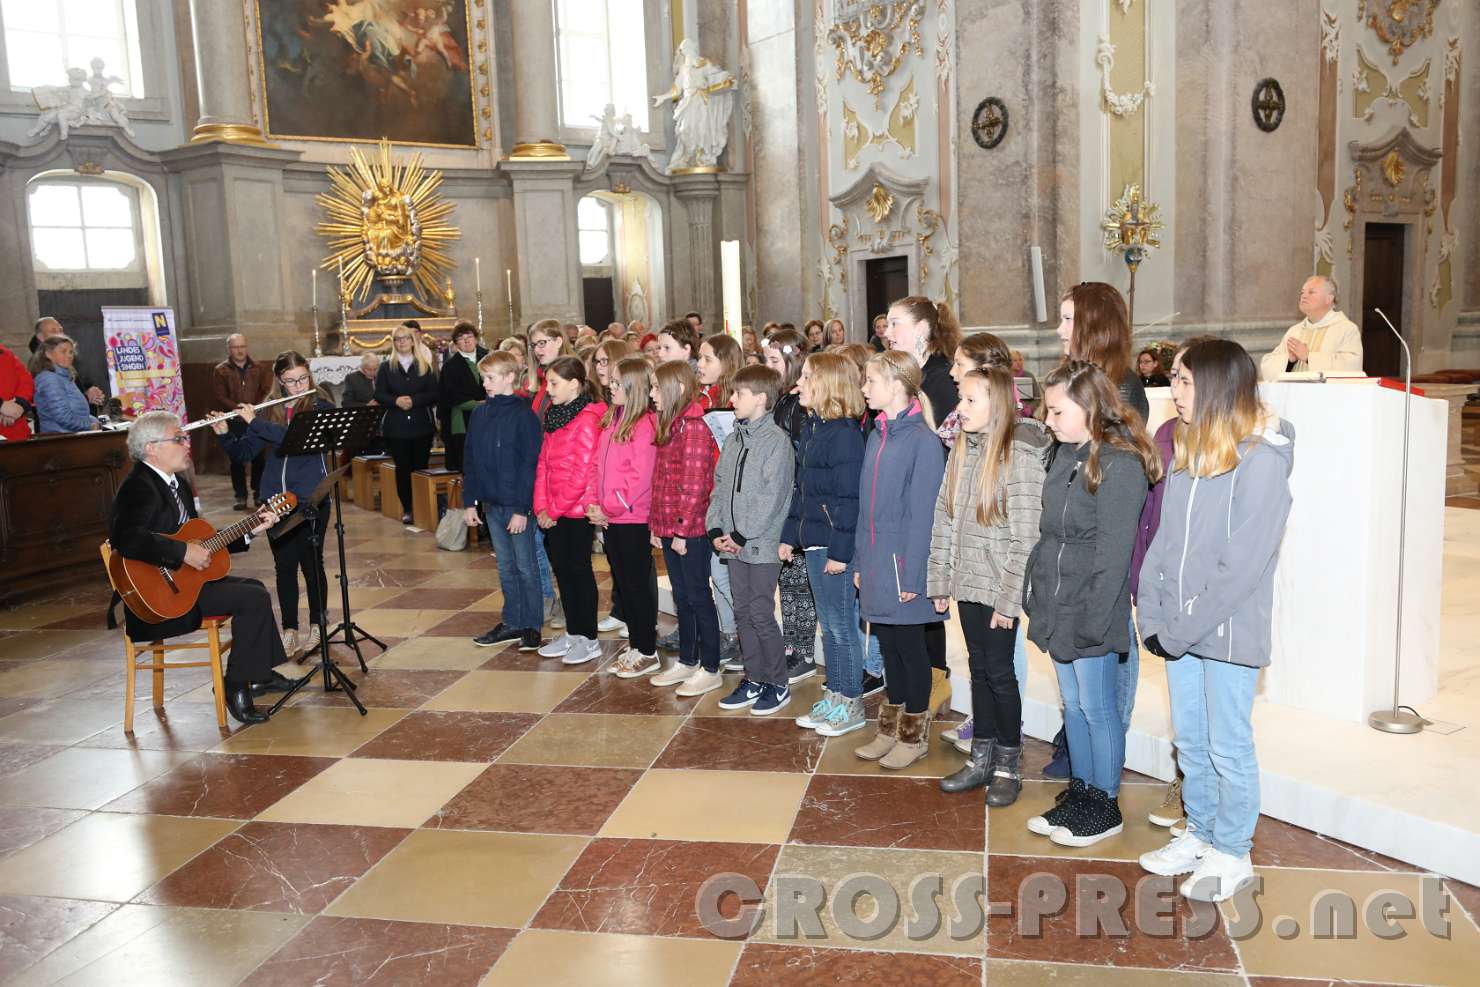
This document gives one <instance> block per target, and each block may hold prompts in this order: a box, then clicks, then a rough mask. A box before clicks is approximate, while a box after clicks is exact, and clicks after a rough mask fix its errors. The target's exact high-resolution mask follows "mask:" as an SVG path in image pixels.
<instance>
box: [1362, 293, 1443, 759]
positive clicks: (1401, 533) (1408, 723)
mask: <svg viewBox="0 0 1480 987" xmlns="http://www.w3.org/2000/svg"><path fill="white" fill-rule="evenodd" d="M1372 311H1374V312H1376V313H1377V314H1378V315H1379V316H1380V317H1381V318H1382V321H1383V322H1385V323H1387V327H1388V328H1389V329H1390V330H1392V333H1393V335H1394V336H1396V337H1398V344H1399V345H1400V346H1402V347H1403V358H1404V359H1403V362H1404V365H1405V367H1406V371H1405V374H1404V378H1403V470H1402V472H1401V473H1400V474H1399V482H1400V483H1401V484H1402V488H1401V493H1400V494H1399V498H1398V504H1399V507H1398V620H1397V632H1396V637H1395V641H1394V646H1393V708H1392V709H1390V710H1388V709H1383V710H1378V711H1377V712H1375V713H1373V714H1372V715H1371V716H1369V717H1367V725H1368V726H1370V727H1372V729H1374V730H1381V731H1383V732H1384V733H1418V732H1419V731H1421V730H1422V729H1423V728H1424V727H1425V726H1427V725H1428V723H1429V721H1428V720H1426V719H1424V718H1423V717H1422V716H1420V715H1419V714H1418V711H1417V710H1415V709H1413V708H1412V707H1411V706H1399V705H1398V689H1399V683H1400V679H1401V676H1402V671H1403V563H1404V556H1405V555H1406V548H1407V543H1408V418H1409V413H1410V411H1411V410H1412V406H1413V351H1412V350H1410V349H1409V348H1408V341H1407V340H1406V339H1404V338H1403V334H1402V333H1401V332H1399V331H1398V328H1397V326H1395V325H1393V322H1392V320H1391V319H1389V318H1388V317H1387V313H1385V312H1383V310H1382V309H1380V308H1374V309H1373V310H1372Z"/></svg>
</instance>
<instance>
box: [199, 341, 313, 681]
mask: <svg viewBox="0 0 1480 987" xmlns="http://www.w3.org/2000/svg"><path fill="white" fill-rule="evenodd" d="M272 376H273V380H274V382H275V384H274V387H273V390H272V393H271V394H270V395H269V400H270V399H272V398H282V397H287V396H289V395H296V394H301V395H303V398H302V400H300V401H294V402H293V403H291V404H280V405H276V406H274V407H271V408H265V409H263V411H262V414H260V415H258V414H256V413H255V412H253V411H252V406H251V405H242V406H241V407H240V408H239V409H238V410H239V412H240V414H241V419H242V421H244V422H246V424H247V429H246V431H245V432H242V433H241V434H240V435H232V434H231V433H230V432H228V431H227V426H226V422H224V421H223V422H218V423H216V424H214V425H212V426H211V430H212V431H214V432H215V433H216V435H217V437H218V438H219V439H220V440H221V445H222V446H223V447H224V448H225V450H226V454H227V455H228V456H230V457H231V458H232V459H233V460H235V461H236V462H238V463H250V462H251V461H252V460H253V459H256V458H257V454H258V453H260V452H262V451H263V450H264V449H265V450H267V461H266V465H265V467H264V468H263V471H262V498H263V499H264V500H270V499H271V498H272V497H274V496H276V495H277V494H280V493H282V492H284V491H290V492H291V493H293V494H295V495H296V496H297V497H298V503H299V504H300V505H308V504H309V500H310V498H311V497H312V496H313V492H314V488H316V487H317V486H318V485H319V482H320V481H322V480H323V479H324V477H325V476H327V475H328V472H329V467H328V464H326V463H325V462H324V457H323V456H322V455H319V456H284V455H282V454H281V453H279V451H278V447H279V446H281V445H282V442H283V438H284V437H285V436H286V435H287V434H288V423H289V422H291V421H292V420H293V416H294V415H295V414H298V413H299V412H303V411H318V410H320V409H324V408H332V407H334V406H333V405H332V404H330V403H329V402H327V401H324V400H323V399H322V398H319V397H318V396H317V393H316V391H315V389H314V381H313V372H312V371H311V370H309V367H308V360H307V359H306V358H305V357H304V356H303V355H302V354H301V353H297V352H295V351H293V350H288V351H286V352H283V353H279V354H278V358H277V359H276V360H274V361H273V364H272ZM328 502H329V500H328V498H327V497H326V498H324V500H323V501H321V502H320V503H318V504H316V505H313V506H314V507H316V508H317V509H318V513H317V515H316V518H315V520H313V521H306V522H304V523H303V524H300V525H297V526H296V527H294V528H293V529H292V530H290V531H287V532H285V533H283V534H281V535H275V534H274V533H273V532H272V531H269V532H268V533H267V537H268V543H269V544H270V545H271V546H272V561H273V564H274V566H275V568H276V569H277V595H278V609H279V610H281V611H282V628H283V651H284V652H286V653H287V654H288V656H289V657H293V656H295V655H296V656H297V657H298V659H299V661H303V660H305V659H306V658H307V657H308V656H309V655H310V654H312V653H313V651H314V649H315V648H317V647H318V646H319V615H320V614H321V613H322V611H323V610H324V608H325V607H326V606H327V600H326V596H327V594H328V587H329V578H328V576H327V575H326V574H325V572H324V552H323V540H322V538H321V537H320V538H319V539H318V540H319V543H320V544H319V547H318V548H317V549H316V548H315V547H314V545H313V543H312V539H311V538H310V536H311V535H313V534H315V529H316V533H317V534H318V535H320V536H322V534H323V532H324V530H325V529H326V528H327V527H328V525H327V523H326V518H325V515H324V511H325V509H326V508H327V505H328ZM310 525H313V526H314V528H310ZM300 570H301V571H302V573H303V582H304V585H305V586H306V587H307V589H308V623H309V628H308V634H307V636H306V637H303V638H302V640H301V641H300V635H299V633H298V572H299V571H300ZM300 648H301V649H302V653H301V654H299V650H300Z"/></svg>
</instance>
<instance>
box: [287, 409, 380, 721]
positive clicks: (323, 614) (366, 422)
mask: <svg viewBox="0 0 1480 987" xmlns="http://www.w3.org/2000/svg"><path fill="white" fill-rule="evenodd" d="M383 414H385V409H384V408H378V407H369V406H367V407H363V408H321V409H317V410H314V411H304V412H300V413H299V414H296V415H294V416H293V421H292V422H291V423H290V424H289V425H288V434H287V435H285V436H283V441H282V444H281V445H280V446H279V447H278V454H279V455H280V456H322V455H324V454H326V453H327V454H330V455H337V454H338V452H339V451H340V450H344V449H348V450H351V451H354V450H359V449H363V448H364V447H365V446H366V445H367V444H368V443H369V442H370V439H371V438H372V437H373V436H374V434H375V432H376V429H377V428H378V427H379V425H380V418H381V416H382V415H383ZM347 468H348V467H343V468H340V469H337V470H331V471H329V473H328V475H326V476H325V477H324V479H323V481H322V482H321V483H320V484H319V486H318V488H317V489H315V490H314V492H313V495H312V496H311V497H310V498H309V501H310V502H309V503H308V504H299V505H298V514H299V515H300V517H299V518H295V519H292V520H290V521H289V522H288V524H287V525H285V526H284V528H283V529H282V531H281V532H279V534H282V533H284V532H287V531H289V530H291V529H292V528H293V527H296V526H297V525H299V524H302V523H304V522H305V521H307V522H310V524H309V541H310V543H311V544H312V545H313V546H314V553H315V554H316V555H317V556H318V557H319V559H320V561H322V559H323V553H324V541H323V539H324V528H323V526H322V525H320V524H318V523H317V522H318V520H319V519H320V518H322V517H323V512H321V511H320V510H319V504H321V503H323V502H324V500H325V499H326V493H328V494H331V495H332V496H333V498H334V507H333V511H334V531H335V535H336V537H337V538H338V540H339V588H340V594H341V599H340V602H341V605H342V607H343V611H344V618H343V619H342V620H341V621H340V622H339V626H337V627H335V628H334V630H333V631H330V630H329V629H328V612H329V600H328V590H329V587H328V586H325V587H324V597H325V598H324V600H323V601H322V602H323V605H322V606H321V607H319V647H318V651H319V655H320V658H319V670H321V671H322V672H323V673H324V691H326V692H332V691H335V690H336V689H338V688H339V687H340V686H342V687H343V688H344V694H345V695H346V696H348V697H349V701H350V702H352V703H354V705H355V708H356V709H358V710H359V711H360V715H361V716H364V715H366V711H365V706H364V704H363V703H361V702H360V700H359V698H358V697H356V696H355V684H354V683H353V682H351V681H350V680H349V677H348V676H346V675H345V674H344V672H343V671H342V670H340V668H339V666H338V665H336V664H335V663H334V661H333V659H332V657H331V652H330V650H329V644H330V642H331V641H332V640H333V639H334V638H335V637H336V636H338V635H339V634H341V633H343V635H344V642H345V643H346V644H347V645H349V647H350V648H352V649H354V652H355V657H356V658H358V659H359V662H360V671H362V672H369V671H370V667H369V666H368V665H366V664H365V656H364V655H363V654H361V653H360V646H359V639H361V638H363V639H366V640H370V641H374V642H375V643H376V644H378V645H380V647H381V649H382V650H384V648H385V643H384V642H382V641H381V640H379V639H378V638H376V637H375V636H373V635H372V634H370V633H369V632H368V631H366V630H364V629H362V628H361V627H359V626H358V625H356V624H355V622H354V620H352V619H351V617H350V611H349V576H348V574H347V573H346V571H345V568H344V518H343V516H342V505H341V504H340V501H339V482H338V481H339V478H340V477H341V476H343V475H344V470H345V469H347ZM326 485H327V486H328V487H329V490H328V491H327V492H326V491H324V487H325V486H326ZM325 520H327V518H325ZM313 677H314V676H313V672H310V673H309V674H307V675H305V676H303V677H302V678H300V679H299V680H298V681H297V682H295V683H294V684H293V686H292V688H290V689H289V690H288V691H287V693H286V694H284V695H283V697H282V698H281V699H279V700H278V701H277V702H276V703H274V704H273V706H272V709H271V711H270V712H272V713H276V712H277V711H278V709H280V708H281V707H282V706H283V704H284V703H286V702H287V701H288V700H289V699H291V698H292V697H293V694H294V693H296V692H297V691H298V690H299V689H301V688H303V686H305V685H306V684H307V683H308V680H309V679H311V678H313ZM336 683H337V684H336Z"/></svg>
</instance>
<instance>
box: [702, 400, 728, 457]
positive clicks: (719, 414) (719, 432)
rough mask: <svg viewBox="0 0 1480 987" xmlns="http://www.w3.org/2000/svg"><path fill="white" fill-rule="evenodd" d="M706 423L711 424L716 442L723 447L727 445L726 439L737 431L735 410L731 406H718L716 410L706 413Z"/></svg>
mask: <svg viewBox="0 0 1480 987" xmlns="http://www.w3.org/2000/svg"><path fill="white" fill-rule="evenodd" d="M704 424H705V425H708V426H709V431H710V433H711V434H712V435H713V436H714V444H715V445H717V446H719V447H720V448H721V449H723V448H724V447H725V439H727V438H729V437H730V433H731V432H733V431H735V412H734V411H733V410H732V409H730V408H718V409H716V410H714V411H706V412H705V413H704Z"/></svg>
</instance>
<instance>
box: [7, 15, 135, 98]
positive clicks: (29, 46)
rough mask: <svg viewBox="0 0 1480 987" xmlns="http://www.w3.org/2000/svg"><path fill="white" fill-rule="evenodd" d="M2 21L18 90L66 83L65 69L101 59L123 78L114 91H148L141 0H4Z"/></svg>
mask: <svg viewBox="0 0 1480 987" xmlns="http://www.w3.org/2000/svg"><path fill="white" fill-rule="evenodd" d="M0 24H3V26H4V28H5V59H6V68H7V74H8V75H9V79H8V82H9V84H10V88H11V89H12V90H13V91H25V90H28V89H33V88H35V87H36V86H56V85H64V84H65V83H66V73H65V72H64V71H63V69H64V68H79V69H88V70H89V71H91V70H90V69H89V64H88V63H90V62H91V61H92V60H93V59H94V58H101V59H102V60H103V66H104V68H103V71H104V73H105V74H107V75H113V76H118V77H119V78H120V79H122V80H123V81H122V83H121V84H115V86H114V89H113V91H114V93H116V94H117V95H119V96H131V97H134V98H139V97H142V96H144V95H145V93H144V64H143V59H142V58H141V57H140V54H139V17H138V11H137V9H136V7H135V0H0Z"/></svg>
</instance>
